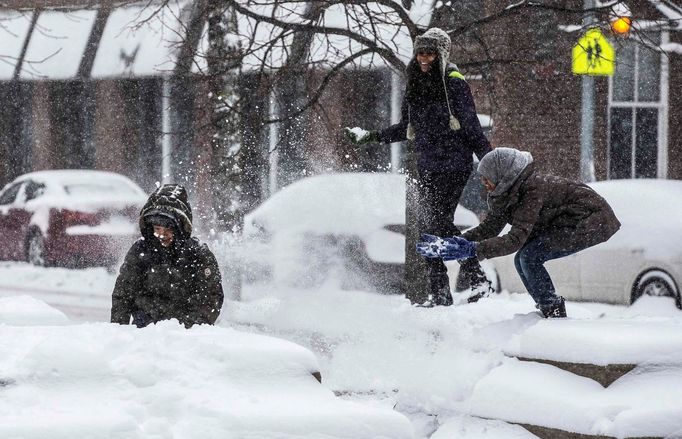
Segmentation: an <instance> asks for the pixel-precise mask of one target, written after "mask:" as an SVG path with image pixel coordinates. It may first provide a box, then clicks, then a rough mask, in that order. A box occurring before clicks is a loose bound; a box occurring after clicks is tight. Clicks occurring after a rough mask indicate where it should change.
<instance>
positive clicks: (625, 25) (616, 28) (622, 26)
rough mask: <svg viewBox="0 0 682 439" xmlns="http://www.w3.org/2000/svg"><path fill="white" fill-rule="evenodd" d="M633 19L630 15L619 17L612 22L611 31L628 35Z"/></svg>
mask: <svg viewBox="0 0 682 439" xmlns="http://www.w3.org/2000/svg"><path fill="white" fill-rule="evenodd" d="M630 27H632V20H630V18H629V17H618V18H617V19H616V20H614V21H612V22H611V31H612V32H613V33H614V34H616V35H627V34H629V33H630Z"/></svg>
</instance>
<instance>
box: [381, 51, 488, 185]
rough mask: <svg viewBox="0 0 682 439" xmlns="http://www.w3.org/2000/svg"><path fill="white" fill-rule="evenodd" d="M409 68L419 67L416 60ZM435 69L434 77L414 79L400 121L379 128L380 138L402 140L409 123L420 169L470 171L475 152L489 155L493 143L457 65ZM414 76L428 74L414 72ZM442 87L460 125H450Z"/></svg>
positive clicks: (385, 141)
mask: <svg viewBox="0 0 682 439" xmlns="http://www.w3.org/2000/svg"><path fill="white" fill-rule="evenodd" d="M408 69H412V70H416V69H418V66H417V65H416V62H415V61H414V60H413V62H412V63H411V66H410V67H408ZM440 70H441V69H439V68H434V69H432V72H431V74H432V75H433V76H434V78H433V80H431V81H428V80H422V81H413V82H412V83H411V84H410V86H409V87H408V90H407V92H406V94H405V97H404V98H403V103H402V109H401V111H402V113H401V120H400V122H399V123H397V124H395V125H392V126H390V127H388V128H386V129H384V130H381V131H379V141H381V142H383V143H393V142H400V141H404V140H406V139H407V130H408V125H411V126H412V128H413V129H414V136H415V137H414V147H415V151H416V153H417V155H418V159H417V166H418V169H419V171H430V172H467V173H469V172H471V169H472V166H473V157H472V155H473V154H474V153H475V154H476V156H477V157H478V158H479V159H480V158H482V157H483V156H484V155H485V154H487V153H488V152H489V151H490V150H491V149H490V143H489V142H488V139H487V138H486V137H485V135H484V134H483V130H482V129H481V124H480V122H479V120H478V117H477V116H476V106H475V104H474V98H473V96H472V95H471V90H470V88H469V85H468V84H467V82H466V81H465V80H464V77H463V76H462V75H461V74H460V73H459V72H457V70H456V67H455V66H454V65H449V66H448V67H447V68H446V72H445V78H442V77H440V76H439V72H440ZM409 74H411V75H425V74H423V73H421V72H416V71H414V72H412V73H409ZM443 90H447V97H448V99H449V103H450V110H451V111H452V114H453V116H455V118H456V119H457V121H458V122H459V124H460V127H461V128H460V129H458V130H457V131H454V130H453V129H452V128H451V127H450V112H449V110H448V102H447V101H446V98H445V93H444V92H443Z"/></svg>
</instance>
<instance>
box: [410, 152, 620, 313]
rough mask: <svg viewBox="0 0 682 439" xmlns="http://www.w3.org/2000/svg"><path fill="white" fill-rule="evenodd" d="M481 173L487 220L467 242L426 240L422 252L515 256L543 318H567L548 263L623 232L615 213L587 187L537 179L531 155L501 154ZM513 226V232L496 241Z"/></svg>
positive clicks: (483, 165)
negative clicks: (548, 268) (486, 203)
mask: <svg viewBox="0 0 682 439" xmlns="http://www.w3.org/2000/svg"><path fill="white" fill-rule="evenodd" d="M478 172H479V174H481V180H482V181H483V184H484V185H485V187H486V189H487V191H488V204H489V207H490V212H489V213H488V215H487V216H486V217H485V219H484V220H483V221H482V222H481V223H480V224H479V225H478V226H477V227H475V228H472V229H470V230H468V231H466V232H465V233H464V234H463V235H462V236H461V237H459V236H454V237H448V238H445V239H443V238H441V237H439V236H435V235H422V240H421V241H420V242H419V243H417V252H418V253H420V254H421V255H423V256H426V257H428V258H433V259H443V260H446V261H447V260H455V259H456V260H459V259H465V258H471V257H473V256H477V257H478V258H479V259H487V258H494V257H497V256H504V255H508V254H511V253H514V252H516V256H515V257H514V265H515V267H516V271H517V272H518V273H519V276H520V277H521V281H522V282H523V284H524V286H525V287H526V290H528V292H529V293H530V295H531V297H532V298H533V300H534V301H535V303H536V307H537V308H538V309H539V310H540V312H541V313H542V315H543V316H544V317H566V305H565V303H564V298H563V297H561V296H558V295H557V294H556V290H555V288H554V284H553V283H552V279H551V278H550V276H549V273H548V272H547V270H546V269H545V267H544V264H545V262H547V261H549V260H552V259H558V258H563V257H566V256H568V255H571V254H574V253H576V252H578V251H580V250H583V249H586V248H588V247H592V246H594V245H597V244H599V243H602V242H604V241H607V240H608V239H609V238H610V237H611V236H613V234H615V233H616V232H617V231H618V229H619V228H620V222H619V221H618V219H617V218H616V215H615V214H614V213H613V210H612V209H611V207H610V206H609V204H608V203H607V202H606V200H604V198H602V197H601V196H600V195H599V194H597V193H596V192H595V191H594V190H593V189H592V188H590V187H589V186H587V185H585V184H583V183H580V182H577V181H572V180H568V179H565V178H561V177H557V176H554V175H547V174H542V173H540V172H537V171H536V170H535V167H534V164H533V157H532V156H531V154H530V153H529V152H525V151H519V150H517V149H513V148H495V149H494V150H493V151H492V152H491V153H488V154H487V155H486V156H485V157H483V159H482V160H481V162H480V163H479V165H478ZM507 224H510V225H511V230H509V233H507V234H505V235H502V236H498V234H499V233H500V232H501V231H502V229H503V228H504V227H505V225H507Z"/></svg>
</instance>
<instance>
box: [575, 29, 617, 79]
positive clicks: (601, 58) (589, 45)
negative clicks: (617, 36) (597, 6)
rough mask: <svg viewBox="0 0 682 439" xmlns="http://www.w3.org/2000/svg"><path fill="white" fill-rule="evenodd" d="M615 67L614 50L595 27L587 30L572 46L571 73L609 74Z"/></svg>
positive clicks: (611, 73)
mask: <svg viewBox="0 0 682 439" xmlns="http://www.w3.org/2000/svg"><path fill="white" fill-rule="evenodd" d="M615 67H616V51H615V50H614V49H613V46H612V45H611V43H609V41H608V40H607V39H606V37H604V34H602V33H601V31H600V30H599V29H597V28H593V29H590V30H588V31H587V32H586V33H585V35H583V36H582V37H581V38H580V39H579V40H578V44H576V45H575V46H573V73H574V74H576V75H594V76H611V75H613V72H614V70H615Z"/></svg>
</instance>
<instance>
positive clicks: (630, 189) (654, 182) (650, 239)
mask: <svg viewBox="0 0 682 439" xmlns="http://www.w3.org/2000/svg"><path fill="white" fill-rule="evenodd" d="M590 186H591V187H592V188H593V189H594V190H595V191H597V192H598V193H599V194H600V195H601V196H603V197H604V198H605V199H606V201H608V202H609V205H610V206H611V208H612V209H613V211H614V213H615V214H616V216H617V217H618V220H619V221H620V222H621V224H622V227H621V229H620V230H619V231H618V232H617V233H616V234H615V235H614V236H613V237H612V238H611V239H609V240H608V241H606V242H605V243H603V244H601V246H602V247H606V246H607V247H631V248H636V247H641V248H642V249H644V250H646V251H647V252H650V253H651V254H650V255H649V256H650V257H654V254H655V256H656V257H660V258H663V259H668V258H670V257H674V256H675V255H680V254H682V241H681V240H680V239H679V238H677V236H679V226H678V225H677V223H676V222H675V221H673V219H675V218H680V217H681V216H682V181H679V180H664V179H627V180H607V181H600V182H595V183H590Z"/></svg>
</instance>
